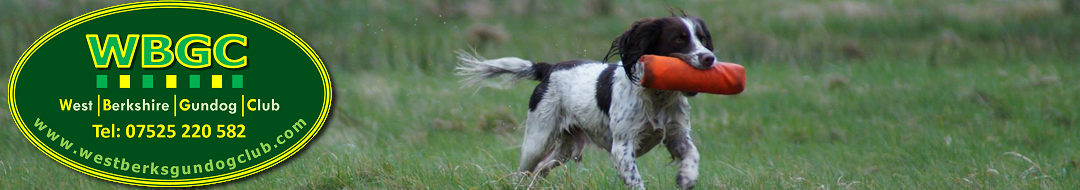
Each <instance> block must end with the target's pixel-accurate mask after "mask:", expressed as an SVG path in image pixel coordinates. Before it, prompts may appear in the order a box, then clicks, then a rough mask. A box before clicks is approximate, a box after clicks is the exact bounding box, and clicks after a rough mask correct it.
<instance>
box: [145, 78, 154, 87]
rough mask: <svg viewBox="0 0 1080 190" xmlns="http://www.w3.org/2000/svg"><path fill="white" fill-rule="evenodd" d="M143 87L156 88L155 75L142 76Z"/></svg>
mask: <svg viewBox="0 0 1080 190" xmlns="http://www.w3.org/2000/svg"><path fill="white" fill-rule="evenodd" d="M142 87H143V88H154V75H143V76H142Z"/></svg>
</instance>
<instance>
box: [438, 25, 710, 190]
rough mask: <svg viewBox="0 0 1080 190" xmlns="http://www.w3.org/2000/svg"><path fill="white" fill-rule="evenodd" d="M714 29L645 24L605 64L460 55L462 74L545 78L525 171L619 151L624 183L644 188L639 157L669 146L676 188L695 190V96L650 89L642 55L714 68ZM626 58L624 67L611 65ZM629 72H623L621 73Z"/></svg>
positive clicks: (534, 101)
mask: <svg viewBox="0 0 1080 190" xmlns="http://www.w3.org/2000/svg"><path fill="white" fill-rule="evenodd" d="M712 50H713V46H712V39H711V36H710V34H709V29H708V28H706V27H705V23H704V22H702V20H701V19H700V18H696V17H688V16H685V15H684V16H678V17H676V16H673V17H665V18H647V19H642V20H638V21H636V22H634V23H633V25H631V26H630V29H628V30H626V32H624V33H623V34H622V35H621V36H619V37H617V38H616V39H615V41H614V42H612V44H611V50H610V51H609V52H608V55H607V56H606V57H605V58H604V59H605V61H604V62H599V61H589V60H574V61H565V62H561V63H557V64H550V63H534V62H532V61H528V60H523V59H520V58H516V57H504V58H499V59H491V60H485V59H483V58H479V57H478V56H475V55H472V54H469V53H466V52H463V51H459V52H458V58H459V59H460V61H461V65H459V66H458V67H457V69H456V71H457V74H458V75H463V76H466V77H467V78H466V79H465V82H466V85H472V84H475V83H478V82H480V81H481V80H483V79H487V78H491V77H495V76H498V75H502V74H510V75H512V76H513V77H511V80H515V79H522V78H527V79H531V80H536V81H540V84H539V85H537V86H536V89H535V90H533V93H532V97H531V98H529V114H528V119H527V120H526V122H525V125H526V126H525V140H524V141H525V142H524V144H523V145H522V147H521V161H520V165H518V170H519V171H521V172H527V173H531V174H535V175H541V176H543V175H545V174H546V173H547V171H549V170H551V169H552V168H554V167H557V166H559V165H561V164H563V163H565V162H567V161H569V160H571V159H573V160H576V161H580V160H581V150H582V149H583V148H584V146H585V145H586V144H588V143H590V142H591V143H593V144H595V145H597V146H599V147H600V148H603V149H604V150H607V151H609V152H611V155H612V157H613V158H614V162H615V168H616V169H617V170H618V172H619V178H621V179H622V180H623V182H625V183H626V185H627V186H630V187H633V188H637V189H643V188H644V185H643V184H642V179H641V174H639V173H638V167H637V163H636V159H637V157H639V156H641V155H643V154H645V153H647V152H649V150H651V149H652V148H653V147H655V146H656V145H658V144H660V143H663V144H664V146H666V147H667V149H668V152H670V153H671V156H672V158H674V159H675V161H677V162H679V174H678V177H677V178H676V184H677V185H678V187H679V188H683V189H691V188H693V187H694V185H695V183H696V182H697V179H698V161H699V159H700V157H699V155H698V151H697V148H696V147H695V146H694V143H693V142H692V141H691V140H690V134H689V133H690V118H689V111H690V105H689V103H688V102H687V99H686V98H687V97H688V96H693V95H694V94H695V93H691V92H677V91H664V90H656V89H649V88H644V87H642V86H640V85H639V83H638V82H637V80H638V79H640V78H641V76H642V73H641V64H637V63H638V59H639V58H640V57H641V56H642V55H646V54H653V55H666V56H672V57H679V58H681V59H683V61H685V62H686V63H687V64H690V65H691V66H693V67H695V68H698V69H708V68H710V67H712V65H713V63H714V62H715V59H716V57H715V56H714V55H713V53H712ZM613 55H618V57H619V58H620V59H621V61H620V62H619V63H616V64H608V63H605V62H606V60H607V58H608V57H611V56H613ZM620 66H621V67H622V72H618V71H617V70H618V68H619V67H620Z"/></svg>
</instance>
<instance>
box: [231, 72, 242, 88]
mask: <svg viewBox="0 0 1080 190" xmlns="http://www.w3.org/2000/svg"><path fill="white" fill-rule="evenodd" d="M232 87H233V88H244V75H233V76H232Z"/></svg>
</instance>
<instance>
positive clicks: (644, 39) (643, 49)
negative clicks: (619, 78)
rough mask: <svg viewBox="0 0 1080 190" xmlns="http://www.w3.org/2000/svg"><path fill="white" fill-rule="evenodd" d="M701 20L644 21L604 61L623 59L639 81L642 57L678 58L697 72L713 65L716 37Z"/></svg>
mask: <svg viewBox="0 0 1080 190" xmlns="http://www.w3.org/2000/svg"><path fill="white" fill-rule="evenodd" d="M709 33H710V32H709V28H708V27H705V22H703V21H702V20H701V18H697V17H689V16H673V17H664V18H646V19H641V20H638V21H636V22H634V24H632V25H630V29H628V30H626V32H623V34H622V35H620V36H619V37H617V38H615V41H614V42H612V43H611V50H609V51H608V55H607V56H606V57H604V61H605V62H607V59H608V58H609V57H611V56H613V55H616V54H617V55H619V58H620V59H622V64H623V70H625V71H626V76H627V77H629V78H630V80H632V81H637V78H636V75H635V73H634V72H635V71H634V70H635V66H636V65H637V64H635V63H637V62H638V59H640V58H641V56H642V55H646V54H651V55H662V56H670V57H677V58H680V59H682V60H683V61H684V62H686V63H687V64H690V66H693V67H694V68H697V69H708V68H710V67H712V66H713V62H714V61H715V60H716V56H715V55H713V52H712V50H713V44H712V36H711V35H710V34H709Z"/></svg>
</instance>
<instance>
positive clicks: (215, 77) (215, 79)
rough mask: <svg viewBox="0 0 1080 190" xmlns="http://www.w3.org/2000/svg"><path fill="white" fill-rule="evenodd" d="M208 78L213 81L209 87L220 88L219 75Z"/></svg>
mask: <svg viewBox="0 0 1080 190" xmlns="http://www.w3.org/2000/svg"><path fill="white" fill-rule="evenodd" d="M210 78H211V81H213V82H214V83H212V85H210V87H211V88H221V75H212V76H210Z"/></svg>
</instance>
